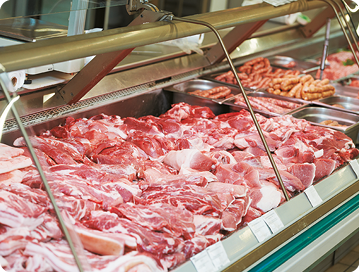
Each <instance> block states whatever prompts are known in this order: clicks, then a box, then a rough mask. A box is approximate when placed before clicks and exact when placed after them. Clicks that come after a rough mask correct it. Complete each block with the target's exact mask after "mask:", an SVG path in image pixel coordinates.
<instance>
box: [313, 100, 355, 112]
mask: <svg viewBox="0 0 359 272" xmlns="http://www.w3.org/2000/svg"><path fill="white" fill-rule="evenodd" d="M313 104H316V105H320V106H324V107H327V108H331V109H335V110H340V111H345V112H350V113H354V114H359V99H356V98H352V97H345V96H331V97H327V98H323V99H319V100H318V101H313ZM334 105H341V106H343V107H344V108H340V107H337V106H334Z"/></svg>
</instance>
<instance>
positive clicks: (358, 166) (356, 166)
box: [349, 160, 359, 178]
mask: <svg viewBox="0 0 359 272" xmlns="http://www.w3.org/2000/svg"><path fill="white" fill-rule="evenodd" d="M349 164H350V166H351V168H352V169H353V171H354V172H355V175H357V178H359V164H358V161H357V160H352V161H350V162H349Z"/></svg>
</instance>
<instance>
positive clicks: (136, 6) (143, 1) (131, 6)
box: [126, 0, 160, 15]
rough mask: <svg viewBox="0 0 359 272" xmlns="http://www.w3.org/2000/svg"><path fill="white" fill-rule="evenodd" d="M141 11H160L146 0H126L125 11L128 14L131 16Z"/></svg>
mask: <svg viewBox="0 0 359 272" xmlns="http://www.w3.org/2000/svg"><path fill="white" fill-rule="evenodd" d="M143 9H145V10H150V11H154V12H159V11H160V10H159V9H158V8H157V7H156V6H155V5H153V4H151V3H149V2H148V0H128V2H127V5H126V10H127V13H128V14H130V15H133V14H136V13H138V12H139V11H141V10H143Z"/></svg>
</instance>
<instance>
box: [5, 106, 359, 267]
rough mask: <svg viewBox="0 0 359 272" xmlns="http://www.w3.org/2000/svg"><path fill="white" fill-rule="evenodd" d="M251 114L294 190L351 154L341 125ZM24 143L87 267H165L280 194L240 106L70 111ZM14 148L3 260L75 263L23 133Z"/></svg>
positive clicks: (8, 157) (276, 201)
mask: <svg viewBox="0 0 359 272" xmlns="http://www.w3.org/2000/svg"><path fill="white" fill-rule="evenodd" d="M257 119H258V121H259V124H260V126H261V127H262V129H263V133H264V135H265V137H266V139H267V143H268V146H269V148H270V150H271V151H272V152H273V157H274V160H275V162H276V164H277V166H278V169H279V172H280V174H281V177H282V179H283V182H284V184H285V187H286V189H287V190H288V192H289V194H290V195H291V196H294V195H295V194H297V193H299V192H301V191H303V190H304V189H305V188H306V187H308V186H310V185H311V184H312V183H313V182H317V181H319V180H320V179H322V178H324V177H326V176H328V175H330V174H331V173H332V172H333V170H334V169H336V168H337V167H338V166H340V165H342V164H343V163H345V162H347V161H349V160H351V159H352V158H354V157H355V156H357V155H358V150H357V149H355V148H354V144H353V142H352V140H351V139H350V138H348V137H347V136H346V135H344V134H343V133H341V132H338V131H335V130H331V129H327V128H322V127H315V126H312V125H310V124H309V123H308V122H307V121H305V120H296V119H294V118H292V117H290V116H284V117H275V118H270V119H267V118H265V117H263V116H261V115H257ZM31 141H32V144H33V146H34V148H35V151H36V154H37V156H38V158H39V160H40V161H41V163H42V165H43V170H44V172H45V174H46V176H47V179H48V183H49V186H50V188H51V190H52V192H53V194H54V196H55V199H56V201H57V205H58V206H59V208H60V210H61V211H62V214H63V215H64V218H65V222H66V224H67V225H68V226H69V227H70V226H71V225H72V227H71V228H70V229H72V231H74V232H76V233H77V235H78V237H79V239H80V240H81V241H82V244H83V247H84V249H83V250H82V251H80V252H82V256H85V257H86V260H87V265H89V266H91V267H92V270H93V271H127V270H125V268H126V267H127V268H128V267H132V270H130V271H167V270H168V269H171V268H173V267H175V266H177V265H178V264H180V263H183V262H184V261H185V260H187V259H188V258H190V257H191V256H193V255H195V254H197V253H199V252H200V251H202V250H203V249H205V248H206V247H208V246H209V245H211V244H213V243H215V242H217V241H219V240H220V239H221V238H222V237H223V236H224V235H227V234H229V233H231V232H233V231H235V230H236V229H238V228H240V227H242V226H244V225H245V224H246V223H248V222H249V221H251V220H253V219H254V218H257V217H259V216H261V215H262V214H263V213H265V212H267V211H269V210H271V209H273V208H275V207H277V206H278V205H280V204H281V202H283V200H284V198H283V193H282V191H281V190H280V189H279V185H278V181H277V178H276V175H275V174H274V171H273V169H272V166H271V164H270V162H269V159H268V157H267V155H266V153H265V152H264V147H263V144H262V142H261V140H260V138H259V136H258V133H257V131H256V129H255V127H254V124H253V121H252V119H251V117H250V114H249V113H248V112H247V111H245V110H242V111H240V112H234V113H228V114H223V115H219V116H215V115H214V114H213V113H212V112H211V111H210V110H209V108H207V107H200V106H190V105H188V104H185V103H179V104H175V105H173V106H172V108H171V109H170V110H169V111H167V112H166V113H165V114H163V115H161V116H160V117H154V116H145V117H141V118H138V119H136V118H132V117H128V118H120V117H119V116H106V115H103V114H102V115H98V116H94V117H92V118H90V119H84V118H83V119H77V120H75V119H73V118H67V119H66V123H65V124H64V125H62V126H58V127H55V128H53V129H52V130H50V131H47V132H46V133H43V134H42V135H40V136H33V137H31ZM14 145H15V146H18V148H13V147H8V146H5V145H1V148H2V149H1V150H4V151H3V152H0V154H1V157H0V165H1V169H7V172H6V174H5V173H4V172H2V173H3V174H1V176H0V177H1V179H0V214H1V216H0V263H1V265H2V266H3V267H4V268H5V269H6V271H76V264H75V261H74V258H73V257H72V255H71V251H70V249H69V247H68V245H67V242H66V241H65V240H64V236H63V234H62V232H61V230H60V228H59V224H58V220H57V219H56V217H55V216H54V208H53V206H52V204H51V203H50V201H49V198H48V197H47V194H46V192H45V191H44V186H43V183H42V181H41V179H40V177H39V174H38V172H37V170H36V169H35V168H34V166H29V164H31V163H32V162H31V159H29V154H28V150H27V147H26V145H25V142H24V140H23V139H22V138H18V139H16V140H15V142H14ZM9 162H11V163H9ZM20 162H23V163H22V164H21V163H20ZM24 162H26V163H24ZM23 167H27V168H25V169H21V168H23ZM15 169H20V170H15ZM10 171H12V172H10ZM14 171H20V172H21V173H22V178H21V182H19V180H12V179H11V178H10V176H9V175H10V174H11V173H13V172H14Z"/></svg>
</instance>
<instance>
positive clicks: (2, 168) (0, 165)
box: [0, 155, 32, 174]
mask: <svg viewBox="0 0 359 272" xmlns="http://www.w3.org/2000/svg"><path fill="white" fill-rule="evenodd" d="M31 164H32V161H31V159H30V158H28V157H25V156H22V155H20V156H17V157H13V158H10V159H8V160H0V174H3V173H7V172H11V171H13V170H16V169H21V168H25V167H28V166H30V165H31Z"/></svg>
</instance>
